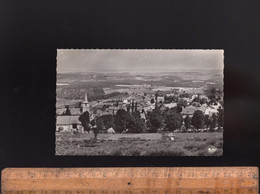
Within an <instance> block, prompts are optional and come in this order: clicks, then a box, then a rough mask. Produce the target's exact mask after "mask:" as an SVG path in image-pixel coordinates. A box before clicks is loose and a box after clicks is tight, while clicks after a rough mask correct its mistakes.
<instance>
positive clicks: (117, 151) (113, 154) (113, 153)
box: [109, 148, 122, 156]
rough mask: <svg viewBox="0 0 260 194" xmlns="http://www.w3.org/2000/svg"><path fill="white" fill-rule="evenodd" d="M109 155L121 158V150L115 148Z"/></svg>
mask: <svg viewBox="0 0 260 194" xmlns="http://www.w3.org/2000/svg"><path fill="white" fill-rule="evenodd" d="M109 155H111V156H121V155H122V151H121V148H115V149H113V150H111V151H110V153H109Z"/></svg>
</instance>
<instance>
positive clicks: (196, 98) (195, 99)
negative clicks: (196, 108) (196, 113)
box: [192, 97, 200, 103]
mask: <svg viewBox="0 0 260 194" xmlns="http://www.w3.org/2000/svg"><path fill="white" fill-rule="evenodd" d="M192 102H198V103H200V98H199V97H195V98H194V99H193V100H192Z"/></svg>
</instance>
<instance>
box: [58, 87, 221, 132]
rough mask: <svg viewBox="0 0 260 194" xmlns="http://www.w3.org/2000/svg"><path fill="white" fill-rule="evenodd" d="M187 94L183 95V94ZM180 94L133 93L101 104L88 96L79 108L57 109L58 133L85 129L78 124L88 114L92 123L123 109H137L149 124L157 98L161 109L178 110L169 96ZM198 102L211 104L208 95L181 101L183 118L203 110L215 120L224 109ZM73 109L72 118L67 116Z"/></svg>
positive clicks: (65, 107) (217, 104)
mask: <svg viewBox="0 0 260 194" xmlns="http://www.w3.org/2000/svg"><path fill="white" fill-rule="evenodd" d="M181 93H183V91H181ZM178 94H179V93H178V91H176V90H175V91H170V92H169V91H168V92H162V93H160V94H159V95H158V93H157V95H156V92H154V91H150V92H147V93H145V94H144V93H142V94H141V93H132V94H130V95H129V96H128V97H125V98H124V99H116V98H114V99H113V98H111V99H107V100H102V101H99V102H96V101H95V102H91V103H90V102H89V101H88V97H87V94H86V93H85V100H84V101H83V102H81V103H80V104H78V105H76V106H75V105H73V106H72V105H71V106H63V107H57V108H56V111H57V112H56V115H57V116H56V131H71V130H73V129H77V130H80V129H82V126H81V122H80V121H79V120H78V118H79V116H80V115H81V114H82V113H83V112H85V111H88V112H89V113H90V120H93V119H94V118H97V117H99V116H102V115H115V114H116V112H117V111H118V110H119V109H124V110H128V111H133V108H135V109H136V110H138V111H139V112H140V113H141V118H143V119H145V120H146V113H147V112H149V111H152V110H154V109H155V104H156V103H153V102H152V99H155V98H156V102H158V103H159V104H160V109H166V108H173V107H176V106H177V102H170V103H165V102H164V101H165V96H173V95H178ZM195 98H204V99H206V101H209V99H208V98H207V96H205V95H197V94H193V95H192V94H190V95H189V97H180V96H179V99H182V100H184V101H185V102H186V104H185V106H184V107H182V111H181V115H182V116H183V118H185V117H186V116H189V117H192V116H193V114H194V112H195V111H196V110H200V111H202V112H203V114H204V115H209V117H211V116H212V115H213V114H217V113H218V108H219V107H221V104H220V103H219V102H215V104H210V105H208V103H204V104H200V103H199V102H194V101H193V100H194V99H195ZM67 109H69V112H70V114H65V113H66V110H67Z"/></svg>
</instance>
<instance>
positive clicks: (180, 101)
mask: <svg viewBox="0 0 260 194" xmlns="http://www.w3.org/2000/svg"><path fill="white" fill-rule="evenodd" d="M177 106H183V107H184V108H185V107H186V106H187V101H186V100H184V99H182V98H181V99H179V100H178V102H177Z"/></svg>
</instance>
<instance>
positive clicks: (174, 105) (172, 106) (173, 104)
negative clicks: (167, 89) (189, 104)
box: [164, 103, 177, 108]
mask: <svg viewBox="0 0 260 194" xmlns="http://www.w3.org/2000/svg"><path fill="white" fill-rule="evenodd" d="M164 106H166V107H168V108H174V107H176V106H177V103H170V104H164Z"/></svg>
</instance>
